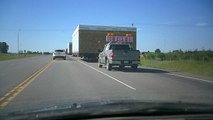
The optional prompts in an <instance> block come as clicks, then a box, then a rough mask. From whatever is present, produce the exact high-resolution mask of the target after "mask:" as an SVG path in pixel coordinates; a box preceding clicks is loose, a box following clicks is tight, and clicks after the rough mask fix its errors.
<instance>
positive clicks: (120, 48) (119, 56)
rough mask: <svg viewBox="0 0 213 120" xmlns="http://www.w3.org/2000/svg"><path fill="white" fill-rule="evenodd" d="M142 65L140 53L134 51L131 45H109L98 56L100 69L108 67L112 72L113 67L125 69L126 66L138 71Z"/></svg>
mask: <svg viewBox="0 0 213 120" xmlns="http://www.w3.org/2000/svg"><path fill="white" fill-rule="evenodd" d="M139 63H140V51H139V50H133V49H132V47H131V46H130V45H129V44H117V43H108V44H106V45H105V47H104V49H103V51H102V52H101V53H100V54H99V56H98V67H102V66H103V65H104V66H106V69H107V70H111V69H112V66H119V67H120V69H123V68H124V67H125V66H131V67H132V68H133V69H134V70H137V68H138V64H139Z"/></svg>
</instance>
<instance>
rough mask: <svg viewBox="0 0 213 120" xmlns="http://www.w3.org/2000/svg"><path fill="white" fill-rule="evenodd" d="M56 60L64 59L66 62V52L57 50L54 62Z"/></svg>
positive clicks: (54, 53) (54, 54)
mask: <svg viewBox="0 0 213 120" xmlns="http://www.w3.org/2000/svg"><path fill="white" fill-rule="evenodd" d="M56 58H63V59H64V60H66V53H65V50H62V49H58V50H55V51H54V52H53V60H55V59H56Z"/></svg>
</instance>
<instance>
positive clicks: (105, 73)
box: [78, 60, 136, 90]
mask: <svg viewBox="0 0 213 120" xmlns="http://www.w3.org/2000/svg"><path fill="white" fill-rule="evenodd" d="M78 62H80V63H82V64H84V65H86V66H87V67H90V68H92V69H93V70H95V71H97V72H99V73H102V74H104V75H106V76H107V77H110V78H111V79H113V80H115V81H117V82H119V83H121V84H123V85H125V86H126V87H128V88H130V89H132V90H136V88H134V87H132V86H130V85H128V84H126V83H124V82H122V81H120V80H118V79H116V78H114V77H112V76H110V75H108V74H106V73H104V72H102V71H100V70H97V69H95V68H94V67H92V66H90V65H87V64H86V63H84V62H82V61H80V60H78Z"/></svg>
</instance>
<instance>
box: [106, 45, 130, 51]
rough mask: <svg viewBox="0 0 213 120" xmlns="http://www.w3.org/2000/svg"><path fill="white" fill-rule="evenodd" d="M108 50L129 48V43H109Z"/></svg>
mask: <svg viewBox="0 0 213 120" xmlns="http://www.w3.org/2000/svg"><path fill="white" fill-rule="evenodd" d="M109 49H110V50H130V47H129V45H111V46H110V48H109Z"/></svg>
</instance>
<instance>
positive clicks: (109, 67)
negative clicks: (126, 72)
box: [106, 59, 112, 71]
mask: <svg viewBox="0 0 213 120" xmlns="http://www.w3.org/2000/svg"><path fill="white" fill-rule="evenodd" d="M106 69H107V70H108V71H110V70H111V69H112V66H111V65H110V63H109V60H108V59H107V60H106Z"/></svg>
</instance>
